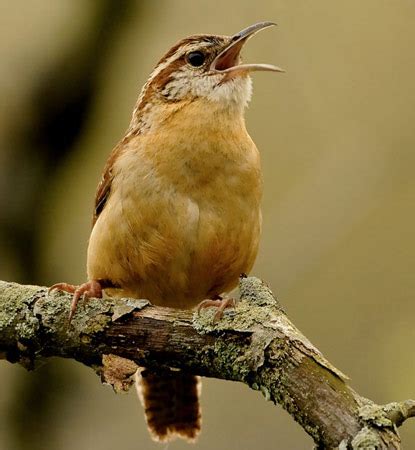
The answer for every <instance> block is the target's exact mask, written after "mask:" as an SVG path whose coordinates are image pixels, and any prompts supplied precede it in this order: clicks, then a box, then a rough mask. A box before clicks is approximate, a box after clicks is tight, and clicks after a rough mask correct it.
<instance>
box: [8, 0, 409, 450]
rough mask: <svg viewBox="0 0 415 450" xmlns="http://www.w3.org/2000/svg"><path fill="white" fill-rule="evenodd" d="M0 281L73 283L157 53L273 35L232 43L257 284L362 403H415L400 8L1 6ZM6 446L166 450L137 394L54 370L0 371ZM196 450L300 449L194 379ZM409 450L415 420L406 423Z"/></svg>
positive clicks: (239, 392) (304, 445) (237, 402)
mask: <svg viewBox="0 0 415 450" xmlns="http://www.w3.org/2000/svg"><path fill="white" fill-rule="evenodd" d="M0 9H1V11H0V17H1V18H0V21H1V22H0V23H1V26H0V61H1V62H0V98H1V99H2V101H1V103H0V279H6V280H13V281H19V282H23V283H31V284H42V285H49V284H52V283H54V282H57V281H62V280H65V281H68V282H74V283H80V282H82V281H84V280H85V255H86V246H87V239H88V235H89V231H90V222H91V210H92V204H93V198H94V192H95V187H96V185H97V183H98V180H99V178H100V174H101V170H102V167H103V164H104V162H105V160H106V157H107V155H108V154H109V152H110V150H111V148H112V147H113V146H114V145H115V144H116V142H117V140H118V139H119V138H120V137H121V136H122V135H123V132H124V130H125V129H126V127H127V125H128V123H129V120H130V114H131V111H132V108H133V106H134V103H135V101H136V97H137V95H138V93H139V90H140V89H141V86H142V85H143V83H144V82H145V80H146V78H147V76H148V74H149V73H150V71H151V70H152V68H153V66H154V64H155V63H156V61H157V60H158V59H159V58H160V57H161V55H162V54H163V52H165V51H166V50H167V49H168V48H169V47H170V46H171V45H172V44H173V43H174V42H175V41H177V40H178V39H180V38H182V37H184V36H186V35H189V34H193V33H201V32H206V33H218V34H232V33H234V32H236V31H239V30H240V29H241V28H243V27H245V26H247V25H250V24H252V23H254V22H257V21H261V20H273V21H276V22H278V25H279V26H278V28H276V29H271V30H268V31H266V32H264V33H261V35H260V36H258V37H257V38H255V39H253V40H252V41H251V42H250V43H249V45H248V46H247V48H246V49H245V53H244V54H245V59H246V60H247V61H249V62H266V63H274V64H277V65H280V66H281V67H284V68H285V69H286V70H287V72H286V73H285V74H269V73H265V74H264V73H259V74H254V96H253V101H252V103H251V106H250V108H249V110H248V112H247V124H248V129H249V131H250V133H251V135H252V137H253V138H254V140H255V142H256V143H257V145H258V147H259V149H260V151H261V154H262V159H263V167H264V178H265V196H264V202H263V211H264V230H263V237H262V245H261V249H260V254H259V257H258V260H257V264H256V266H255V268H254V270H253V273H254V274H255V275H257V276H259V277H261V278H263V279H265V280H266V281H268V282H269V283H270V284H271V286H272V287H273V289H274V291H275V292H276V293H278V295H279V298H280V300H281V302H282V303H283V305H284V306H285V308H286V309H287V311H288V313H289V316H290V317H291V319H292V320H293V321H294V323H296V324H297V325H298V327H299V328H300V329H301V330H302V331H303V332H304V333H305V334H306V335H307V336H308V337H309V338H310V339H311V340H312V341H313V342H314V343H315V344H316V345H317V346H318V347H319V348H320V349H321V350H322V351H323V352H324V354H325V355H326V356H327V357H328V358H329V359H330V360H331V361H332V362H333V363H334V364H336V365H337V366H338V367H339V368H340V369H341V370H342V371H344V372H345V373H347V374H348V375H349V376H350V377H351V379H352V381H351V383H352V386H353V387H354V388H356V389H357V390H358V391H359V392H360V393H361V394H362V395H364V396H367V397H369V398H371V399H373V400H374V401H376V402H380V403H386V402H390V401H394V400H402V399H405V398H408V397H414V396H415V358H414V356H415V355H414V353H415V352H414V348H413V344H414V342H415V327H414V317H415V301H414V296H415V277H414V275H413V270H414V266H415V264H414V263H415V239H414V236H413V234H414V228H415V210H414V203H415V181H414V177H413V173H414V167H415V88H414V73H415V53H414V44H415V28H414V22H415V3H414V2H413V0H394V1H391V0H365V1H364V2H362V1H359V0H349V1H347V2H346V1H343V2H333V1H330V0H315V1H305V0H303V1H300V0H280V1H275V0H269V1H255V2H254V1H252V0H251V1H248V0H238V1H236V0H233V1H228V2H218V3H216V2H212V1H207V0H201V1H193V2H190V1H185V0H171V1H164V2H163V1H160V0H152V1H149V0H148V1H138V0H135V1H134V0H120V1H114V0H101V1H92V0H91V1H88V2H86V1H81V0H57V1H52V0H25V1H23V0H16V1H13V2H11V1H5V0H2V1H1V2H0ZM0 376H1V380H2V383H1V389H0V450H3V449H4V450H9V449H10V450H26V449H31V450H38V449H39V450H40V449H42V450H50V449H63V450H66V449H73V448H76V449H77V450H89V449H98V448H99V449H101V450H110V449H111V450H112V449H114V448H117V447H118V448H123V449H125V450H129V449H153V448H154V449H155V448H163V449H167V448H168V449H169V450H178V449H184V448H187V444H185V443H182V442H174V443H172V444H170V445H169V446H166V445H162V446H159V445H157V444H154V443H152V442H151V440H150V438H149V437H148V434H147V432H146V427H145V424H144V420H143V415H142V411H141V406H140V405H139V403H138V401H137V399H136V397H135V393H134V392H133V391H132V392H131V393H130V394H129V395H123V396H121V395H120V396H116V395H115V394H113V393H112V391H111V389H110V388H108V387H104V386H102V385H101V384H100V382H99V380H98V378H97V377H96V375H95V374H94V373H93V372H92V370H90V369H88V368H86V367H83V366H81V365H80V364H77V363H75V362H72V361H62V360H50V361H47V362H45V363H44V365H42V367H39V369H38V370H37V371H36V372H33V373H27V372H26V371H25V370H24V369H22V368H20V367H17V366H12V365H10V364H8V363H6V362H1V363H0ZM202 405H203V413H204V416H203V432H202V435H201V438H200V440H199V441H198V443H197V444H196V445H195V448H198V449H211V448H215V449H216V450H225V449H226V450H229V449H234V448H235V449H236V448H238V449H241V450H245V449H246V450H248V449H252V448H258V449H264V450H267V449H276V448H281V449H309V448H311V447H312V441H311V439H310V438H309V437H308V436H307V435H306V434H305V433H304V432H303V431H302V429H301V428H300V427H299V426H298V425H297V424H295V423H294V422H293V421H292V420H291V418H290V417H289V416H288V414H286V413H285V412H284V411H283V410H282V409H281V408H279V407H275V406H273V405H272V404H271V403H267V402H265V401H264V399H263V398H262V397H261V396H260V395H259V394H258V393H257V392H253V391H250V390H249V389H248V388H247V387H245V386H243V385H239V384H236V383H230V382H224V381H218V380H204V385H203V398H202ZM401 435H402V439H403V442H404V444H405V448H408V449H409V448H415V422H408V423H407V424H406V425H405V426H404V427H403V428H402V430H401Z"/></svg>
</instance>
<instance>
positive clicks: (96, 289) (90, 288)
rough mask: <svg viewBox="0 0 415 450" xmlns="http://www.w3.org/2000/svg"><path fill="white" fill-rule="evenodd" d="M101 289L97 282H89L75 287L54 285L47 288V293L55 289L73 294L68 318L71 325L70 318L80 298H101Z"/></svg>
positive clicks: (60, 284)
mask: <svg viewBox="0 0 415 450" xmlns="http://www.w3.org/2000/svg"><path fill="white" fill-rule="evenodd" d="M103 288H104V286H103V285H102V284H101V283H100V281H98V280H90V281H87V282H86V283H83V284H81V285H79V286H75V285H73V284H68V283H56V284H54V285H53V286H51V287H50V288H49V290H48V293H50V292H52V291H53V290H55V289H56V290H59V291H64V292H69V293H70V294H73V297H72V302H71V309H70V311H69V317H68V320H69V323H71V321H72V318H73V316H74V314H75V311H76V307H77V305H78V301H79V299H80V298H81V297H82V298H83V299H88V298H91V297H97V298H102V290H103Z"/></svg>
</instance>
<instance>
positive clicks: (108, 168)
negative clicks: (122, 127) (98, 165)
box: [92, 142, 125, 226]
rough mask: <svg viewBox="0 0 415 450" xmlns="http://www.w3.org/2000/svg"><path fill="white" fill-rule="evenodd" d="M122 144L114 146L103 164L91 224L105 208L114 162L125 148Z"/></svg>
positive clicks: (109, 192)
mask: <svg viewBox="0 0 415 450" xmlns="http://www.w3.org/2000/svg"><path fill="white" fill-rule="evenodd" d="M123 144H124V142H121V143H120V144H118V145H117V146H116V147H115V148H114V150H113V151H112V152H111V154H110V156H109V158H108V159H107V162H106V164H105V167H104V171H103V173H102V178H101V181H100V182H99V184H98V187H97V191H96V194H95V207H94V214H93V217H92V226H94V225H95V222H96V221H97V220H98V217H99V215H100V214H101V212H102V211H103V209H104V208H105V205H106V203H107V200H108V198H109V196H110V194H111V184H112V181H113V178H114V173H113V168H114V163H115V161H116V160H117V158H118V157H119V156H120V154H121V153H122V152H123V150H124V148H125V147H124V145H123Z"/></svg>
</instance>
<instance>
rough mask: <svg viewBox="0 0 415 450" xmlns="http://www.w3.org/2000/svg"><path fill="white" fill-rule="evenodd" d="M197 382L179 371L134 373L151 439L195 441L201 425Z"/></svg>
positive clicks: (198, 380)
mask: <svg viewBox="0 0 415 450" xmlns="http://www.w3.org/2000/svg"><path fill="white" fill-rule="evenodd" d="M200 385H201V383H200V379H199V377H196V376H194V375H189V374H186V373H183V372H181V371H173V370H163V371H161V372H160V371H159V370H158V371H157V373H155V371H154V370H153V371H151V370H148V369H142V370H141V371H138V372H137V380H136V386H137V392H138V396H139V398H140V400H141V403H142V405H143V408H144V414H145V417H146V421H147V426H148V429H149V431H150V434H151V436H152V438H153V439H154V440H156V441H160V442H166V441H171V440H173V439H175V438H177V437H180V438H182V439H186V440H187V441H191V442H192V441H193V442H194V441H195V440H196V438H197V436H198V434H199V432H200V425H201V411H200V405H199V394H200Z"/></svg>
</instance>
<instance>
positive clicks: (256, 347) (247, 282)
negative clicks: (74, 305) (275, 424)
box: [0, 277, 415, 449]
mask: <svg viewBox="0 0 415 450" xmlns="http://www.w3.org/2000/svg"><path fill="white" fill-rule="evenodd" d="M70 301H71V298H70V296H69V295H67V294H64V293H59V292H57V293H55V292H54V293H53V294H51V295H48V293H47V288H45V287H38V286H22V285H18V284H15V283H6V282H0V356H1V358H3V359H7V360H8V361H10V362H13V363H20V364H22V365H23V366H25V367H26V368H29V369H32V368H34V367H35V366H36V362H37V361H38V360H40V359H42V358H46V357H50V356H60V357H65V358H72V359H76V360H77V361H80V362H82V363H84V364H86V365H88V366H90V367H92V368H94V370H95V371H96V372H97V373H99V375H100V377H101V379H102V381H103V382H106V383H109V384H111V385H112V386H113V387H114V389H115V390H116V391H124V390H126V389H128V387H129V386H130V385H131V383H132V375H133V373H134V371H135V370H136V367H138V366H141V367H151V368H157V367H159V368H165V367H172V368H175V369H180V370H183V371H187V372H189V373H192V374H195V375H202V376H207V377H216V378H222V379H228V380H235V381H241V382H243V383H245V384H247V385H248V386H250V387H251V388H252V389H255V390H258V391H260V392H261V393H262V394H263V395H264V397H265V399H266V400H270V401H272V402H274V403H278V404H280V405H282V406H283V407H284V408H285V409H286V410H287V411H288V412H289V413H290V414H291V415H292V417H293V418H294V419H295V420H296V421H297V422H298V423H299V424H300V425H301V426H302V427H303V429H304V430H305V431H306V432H307V433H309V434H310V435H311V436H312V438H313V439H314V441H315V443H316V446H317V448H325V449H330V448H342V449H363V448H376V449H377V448H378V449H390V448H392V449H399V448H400V439H399V436H398V433H397V427H398V426H400V425H401V424H402V423H403V422H404V421H405V420H406V419H407V418H409V417H413V416H415V402H414V401H413V400H407V401H405V402H402V403H391V404H388V405H384V406H379V405H375V404H374V403H373V402H371V401H369V400H367V399H365V398H364V397H361V396H360V395H359V394H357V393H356V392H355V391H354V390H353V389H352V388H351V387H350V386H349V385H348V378H347V376H345V375H344V374H343V373H342V372H340V371H339V370H338V369H337V368H336V367H334V366H333V365H332V364H331V363H330V362H329V361H328V360H327V359H326V358H325V357H324V356H323V355H322V353H321V352H320V351H319V350H318V349H317V348H316V347H315V346H314V345H313V344H311V342H310V341H309V340H308V339H307V338H306V337H305V336H304V335H303V334H302V333H301V332H300V331H299V330H298V329H297V328H296V327H295V325H294V324H293V323H292V322H291V321H290V320H289V319H288V317H287V316H286V314H285V312H284V310H283V308H282V306H281V305H280V304H279V302H278V301H277V300H276V298H275V296H274V295H273V294H272V292H271V290H270V288H269V287H268V286H267V285H266V284H265V283H264V282H262V281H261V280H259V279H257V278H254V277H249V278H242V279H241V281H240V300H239V301H238V302H237V304H236V307H235V308H234V309H230V310H227V311H226V313H225V314H224V316H223V317H222V318H221V320H220V321H219V322H217V323H216V322H214V321H213V316H214V313H215V311H213V310H212V309H209V308H207V309H206V310H202V311H201V313H200V315H198V314H196V313H193V312H191V311H182V310H176V309H170V308H161V307H155V306H153V305H151V304H150V303H149V302H148V301H147V300H140V299H138V300H137V299H117V298H108V299H89V300H88V301H87V302H81V304H80V305H79V307H78V309H77V311H76V314H75V317H74V319H73V320H72V322H71V324H70V325H69V323H68V320H67V316H68V311H69V305H70ZM368 446H369V447H368Z"/></svg>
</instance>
